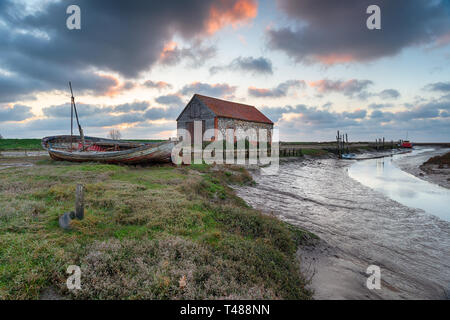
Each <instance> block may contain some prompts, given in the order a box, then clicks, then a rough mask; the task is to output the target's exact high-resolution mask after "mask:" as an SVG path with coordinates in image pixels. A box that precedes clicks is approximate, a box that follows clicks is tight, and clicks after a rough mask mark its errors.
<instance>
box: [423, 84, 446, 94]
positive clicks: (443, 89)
mask: <svg viewBox="0 0 450 320" xmlns="http://www.w3.org/2000/svg"><path fill="white" fill-rule="evenodd" d="M424 89H425V90H429V91H438V92H450V81H449V82H435V83H430V84H428V85H426V86H425V88H424Z"/></svg>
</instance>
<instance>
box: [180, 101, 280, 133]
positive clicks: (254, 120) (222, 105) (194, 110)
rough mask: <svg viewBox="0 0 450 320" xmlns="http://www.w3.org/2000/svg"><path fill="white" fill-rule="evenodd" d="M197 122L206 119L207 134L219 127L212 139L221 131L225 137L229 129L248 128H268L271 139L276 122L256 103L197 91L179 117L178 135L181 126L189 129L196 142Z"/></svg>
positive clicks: (203, 124) (203, 125)
mask: <svg viewBox="0 0 450 320" xmlns="http://www.w3.org/2000/svg"><path fill="white" fill-rule="evenodd" d="M194 121H202V132H203V133H204V132H205V131H206V130H208V129H215V130H214V135H213V136H211V141H213V140H215V139H217V135H218V131H220V132H221V133H222V137H223V139H225V137H226V130H227V129H234V130H236V129H242V130H245V131H246V130H247V129H249V128H253V129H256V130H258V129H260V128H262V129H266V130H267V132H268V138H267V139H268V140H267V141H269V142H270V141H272V129H273V122H272V121H270V119H269V118H267V117H266V116H265V115H264V114H262V113H261V112H260V111H259V110H258V109H256V108H255V107H254V106H249V105H246V104H242V103H236V102H231V101H226V100H221V99H216V98H212V97H207V96H202V95H199V94H194V96H193V97H192V99H191V101H189V103H188V104H187V105H186V107H185V108H184V110H183V111H182V112H181V114H180V115H179V116H178V118H177V131H178V136H179V137H180V136H181V134H180V129H185V130H187V131H188V132H189V133H190V136H191V139H192V141H193V137H194ZM257 132H258V131H257ZM208 139H209V138H208Z"/></svg>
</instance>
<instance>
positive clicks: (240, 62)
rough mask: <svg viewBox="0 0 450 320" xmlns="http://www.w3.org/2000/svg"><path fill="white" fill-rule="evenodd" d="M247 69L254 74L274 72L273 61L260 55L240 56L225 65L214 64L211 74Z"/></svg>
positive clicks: (210, 70) (246, 70)
mask: <svg viewBox="0 0 450 320" xmlns="http://www.w3.org/2000/svg"><path fill="white" fill-rule="evenodd" d="M228 70H232V71H245V72H251V73H252V74H273V69H272V61H270V60H269V59H267V58H264V57H259V58H253V57H238V58H236V59H234V60H233V61H231V62H230V63H229V64H228V65H225V66H214V67H211V68H210V69H209V72H210V73H211V74H216V73H218V72H222V71H228Z"/></svg>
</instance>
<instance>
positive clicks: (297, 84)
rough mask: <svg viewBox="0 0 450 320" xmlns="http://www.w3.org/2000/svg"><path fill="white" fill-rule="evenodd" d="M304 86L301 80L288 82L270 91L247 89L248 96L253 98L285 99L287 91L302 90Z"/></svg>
mask: <svg viewBox="0 0 450 320" xmlns="http://www.w3.org/2000/svg"><path fill="white" fill-rule="evenodd" d="M305 86H306V84H305V81H303V80H288V81H285V82H283V83H280V84H279V85H278V86H276V87H275V88H272V89H258V88H255V87H250V88H248V94H249V95H250V96H253V97H258V98H261V97H264V98H267V97H272V98H280V97H285V96H287V94H288V91H289V89H291V88H298V89H302V88H304V87H305Z"/></svg>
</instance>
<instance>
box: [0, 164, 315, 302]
mask: <svg viewBox="0 0 450 320" xmlns="http://www.w3.org/2000/svg"><path fill="white" fill-rule="evenodd" d="M0 181H1V183H0V208H1V209H0V299H39V298H40V296H41V294H42V292H43V290H45V289H46V288H49V287H51V288H56V289H57V290H58V293H59V294H61V295H62V296H64V297H67V298H75V299H141V298H145V299H219V298H235V299H238V298H239V299H241V298H246V299H267V298H271V299H309V298H311V295H312V293H311V292H310V291H309V290H308V289H306V281H305V278H304V277H303V276H302V274H301V273H300V271H299V268H298V261H297V260H296V258H295V251H296V249H297V245H305V244H306V243H307V241H308V239H310V238H312V237H313V235H311V234H309V233H307V232H305V231H302V230H299V229H297V228H295V227H293V226H289V225H287V224H285V223H283V222H281V221H279V220H277V219H275V218H273V217H269V216H265V215H262V214H261V213H260V212H258V211H256V210H253V209H252V208H249V207H248V206H247V205H246V204H245V203H244V202H243V201H242V199H240V198H238V197H237V196H236V195H235V194H234V192H233V190H232V189H231V188H230V187H229V186H228V185H229V184H240V185H243V184H252V183H254V182H253V180H252V179H251V176H250V175H249V174H248V172H247V171H246V170H245V169H243V168H239V167H233V166H227V167H221V168H216V167H210V166H207V165H197V166H192V167H173V166H152V167H147V168H135V167H126V166H115V165H101V164H94V163H87V164H73V163H64V162H53V161H48V160H43V161H39V162H38V163H37V164H36V165H35V166H33V167H27V168H10V169H6V170H2V171H0ZM76 183H83V184H84V186H85V219H84V220H81V221H78V220H74V221H72V229H71V230H70V231H63V230H62V229H60V228H59V226H58V217H59V216H60V215H62V214H63V213H64V212H66V211H69V210H73V206H74V191H75V185H76ZM72 264H75V265H79V266H80V267H81V269H82V278H81V281H82V290H80V291H70V292H69V291H68V290H67V289H66V287H65V283H66V279H67V276H68V275H67V274H66V273H65V270H66V268H67V267H68V266H69V265H72ZM182 278H183V279H185V284H183V285H180V279H182Z"/></svg>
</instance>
